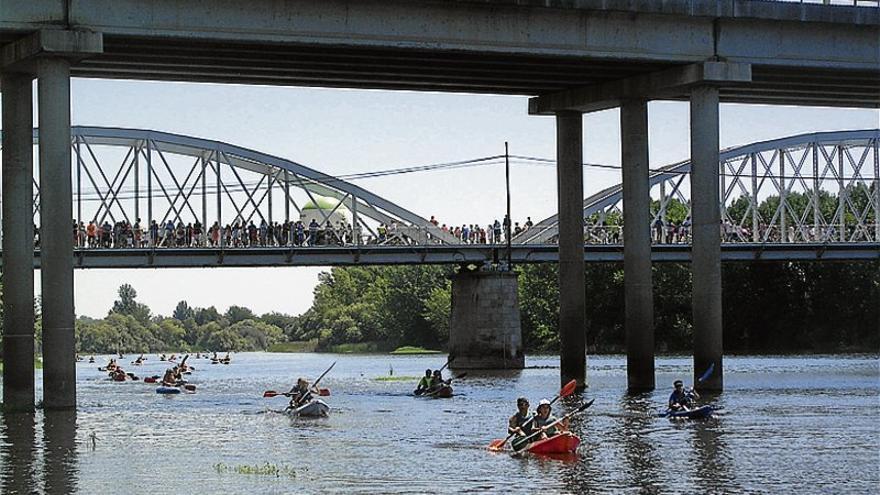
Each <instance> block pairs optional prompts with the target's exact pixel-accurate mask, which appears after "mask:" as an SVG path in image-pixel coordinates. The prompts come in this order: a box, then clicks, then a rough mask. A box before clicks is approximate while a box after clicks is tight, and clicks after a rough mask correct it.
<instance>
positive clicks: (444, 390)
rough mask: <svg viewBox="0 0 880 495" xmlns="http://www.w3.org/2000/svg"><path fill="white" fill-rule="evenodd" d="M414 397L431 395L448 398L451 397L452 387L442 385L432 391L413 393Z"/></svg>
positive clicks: (432, 396)
mask: <svg viewBox="0 0 880 495" xmlns="http://www.w3.org/2000/svg"><path fill="white" fill-rule="evenodd" d="M414 395H415V396H416V397H431V398H434V399H448V398H450V397H452V387H451V386H449V385H443V386H442V387H440V388H438V389H437V390H435V391H433V392H422V393H420V394H415V393H414Z"/></svg>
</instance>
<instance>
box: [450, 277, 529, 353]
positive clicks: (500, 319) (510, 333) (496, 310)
mask: <svg viewBox="0 0 880 495" xmlns="http://www.w3.org/2000/svg"><path fill="white" fill-rule="evenodd" d="M518 287H519V283H518V280H517V274H516V273H514V272H495V271H462V272H460V273H458V274H456V275H454V276H453V278H452V317H451V320H450V324H449V353H450V355H453V356H455V361H453V363H452V366H453V367H454V368H456V369H511V368H514V369H519V368H522V367H523V366H524V364H525V356H524V355H523V350H522V329H521V327H520V320H519V297H518V296H517V289H518Z"/></svg>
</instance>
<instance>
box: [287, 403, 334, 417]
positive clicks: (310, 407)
mask: <svg viewBox="0 0 880 495" xmlns="http://www.w3.org/2000/svg"><path fill="white" fill-rule="evenodd" d="M286 412H287V414H290V415H291V416H303V417H308V418H326V417H327V416H329V415H330V406H328V405H327V403H326V402H324V401H322V400H321V399H315V400H313V401H311V402H309V403H307V404H303V405H301V406H299V407H297V408H291V407H288V408H287V410H286Z"/></svg>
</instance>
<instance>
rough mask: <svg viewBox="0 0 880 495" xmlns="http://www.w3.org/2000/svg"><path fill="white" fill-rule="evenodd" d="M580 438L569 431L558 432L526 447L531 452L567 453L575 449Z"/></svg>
mask: <svg viewBox="0 0 880 495" xmlns="http://www.w3.org/2000/svg"><path fill="white" fill-rule="evenodd" d="M580 443H581V439H580V438H578V437H577V435H573V434H571V433H570V432H565V433H560V434H559V435H556V436H555V437H550V438H545V439H544V440H538V441H537V442H535V443H533V444H531V445H529V446H528V447H526V450H527V451H529V452H530V453H532V454H568V453H571V452H574V451H576V450H577V448H578V445H580Z"/></svg>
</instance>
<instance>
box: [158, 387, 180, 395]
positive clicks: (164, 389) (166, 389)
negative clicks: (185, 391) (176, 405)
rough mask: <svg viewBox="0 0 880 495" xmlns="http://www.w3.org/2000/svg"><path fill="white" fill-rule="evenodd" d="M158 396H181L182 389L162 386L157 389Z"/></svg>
mask: <svg viewBox="0 0 880 495" xmlns="http://www.w3.org/2000/svg"><path fill="white" fill-rule="evenodd" d="M156 393H157V394H179V393H180V389H179V388H178V387H166V386H164V385H162V386H161V387H156Z"/></svg>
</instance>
